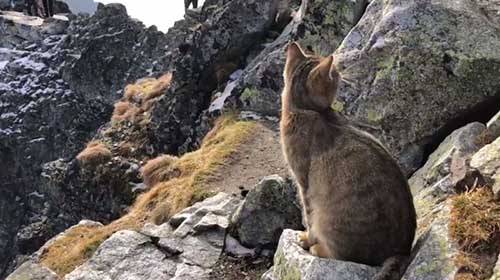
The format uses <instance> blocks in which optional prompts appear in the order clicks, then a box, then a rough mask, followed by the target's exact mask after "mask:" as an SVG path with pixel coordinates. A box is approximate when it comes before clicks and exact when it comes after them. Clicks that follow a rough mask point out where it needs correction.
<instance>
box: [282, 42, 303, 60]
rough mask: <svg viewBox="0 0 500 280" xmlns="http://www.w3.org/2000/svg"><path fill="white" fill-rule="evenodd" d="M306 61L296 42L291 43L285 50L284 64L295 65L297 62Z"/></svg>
mask: <svg viewBox="0 0 500 280" xmlns="http://www.w3.org/2000/svg"><path fill="white" fill-rule="evenodd" d="M304 59H306V54H305V53H304V51H303V50H302V48H301V47H300V46H299V44H298V43H297V42H292V43H290V44H289V45H288V47H287V50H286V64H287V65H296V64H297V63H298V62H301V61H303V60H304Z"/></svg>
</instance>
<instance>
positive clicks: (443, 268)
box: [403, 203, 459, 280]
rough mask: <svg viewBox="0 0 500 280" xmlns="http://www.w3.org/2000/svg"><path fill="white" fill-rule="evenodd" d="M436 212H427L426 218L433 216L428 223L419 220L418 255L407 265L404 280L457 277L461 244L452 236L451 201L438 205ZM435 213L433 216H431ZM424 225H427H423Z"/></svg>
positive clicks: (434, 209)
mask: <svg viewBox="0 0 500 280" xmlns="http://www.w3.org/2000/svg"><path fill="white" fill-rule="evenodd" d="M433 211H434V212H428V213H426V216H425V218H427V219H429V220H431V221H432V222H431V223H430V224H429V225H425V224H424V223H423V220H422V219H421V220H420V221H419V227H420V230H422V232H423V233H422V234H421V236H420V237H419V239H418V241H417V245H416V248H414V250H416V251H417V252H416V255H415V257H414V259H413V260H412V261H411V263H410V265H409V266H408V268H407V269H406V273H405V274H404V276H403V279H404V280H420V279H426V280H427V279H428V280H443V279H454V275H455V274H456V273H457V272H458V269H459V267H458V266H457V265H455V256H456V255H457V254H458V248H457V244H455V242H454V241H453V240H451V238H450V234H449V222H450V205H449V203H443V204H438V205H435V207H434V208H433ZM428 215H431V216H432V217H427V216H428ZM422 227H425V229H423V228H422Z"/></svg>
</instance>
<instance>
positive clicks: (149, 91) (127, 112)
mask: <svg viewBox="0 0 500 280" xmlns="http://www.w3.org/2000/svg"><path fill="white" fill-rule="evenodd" d="M171 83H172V73H166V74H164V75H163V76H161V77H159V78H157V79H155V78H146V79H142V80H139V81H137V82H136V83H135V84H131V85H128V86H126V87H125V93H124V94H123V99H122V100H121V101H118V102H117V103H116V104H115V109H114V111H113V116H112V117H111V123H112V124H113V125H119V124H120V123H122V122H123V121H128V122H131V123H137V124H142V123H144V122H143V121H144V119H145V118H146V112H148V111H149V110H150V109H151V107H152V106H153V104H154V103H155V101H154V99H155V98H156V97H159V96H161V95H162V94H163V93H164V92H165V90H166V89H167V88H168V87H169V86H170V84H171Z"/></svg>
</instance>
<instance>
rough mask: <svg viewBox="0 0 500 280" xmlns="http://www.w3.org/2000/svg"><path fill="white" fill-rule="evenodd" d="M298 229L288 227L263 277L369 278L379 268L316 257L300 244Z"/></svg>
mask: <svg viewBox="0 0 500 280" xmlns="http://www.w3.org/2000/svg"><path fill="white" fill-rule="evenodd" d="M298 240H299V232H298V231H293V230H285V231H284V232H283V234H282V235H281V238H280V242H279V244H278V249H277V251H276V254H275V255H274V266H273V267H272V268H271V269H270V270H269V271H268V272H266V273H265V274H264V275H263V277H262V280H366V279H372V277H373V276H374V275H375V274H376V273H377V268H375V267H370V266H366V265H362V264H356V263H351V262H343V261H338V260H333V259H323V258H318V257H315V256H313V255H311V254H309V252H307V251H305V250H304V249H302V247H300V246H299V245H298Z"/></svg>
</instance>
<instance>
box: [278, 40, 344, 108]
mask: <svg viewBox="0 0 500 280" xmlns="http://www.w3.org/2000/svg"><path fill="white" fill-rule="evenodd" d="M333 61H334V58H333V55H330V56H327V57H321V56H317V55H312V54H306V53H305V52H304V51H303V50H302V48H301V47H300V46H299V45H298V44H297V43H295V42H294V43H291V44H289V45H288V48H287V57H286V64H285V71H284V74H283V75H284V78H285V88H286V89H287V90H286V91H285V93H286V94H289V95H290V96H289V98H288V101H287V102H290V103H291V104H290V105H292V106H293V107H294V108H297V109H303V110H314V111H322V110H325V109H327V108H329V107H330V106H331V104H332V103H333V101H334V99H335V96H336V94H337V88H338V85H339V80H340V74H339V72H338V71H337V68H336V67H335V64H334V63H333Z"/></svg>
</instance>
